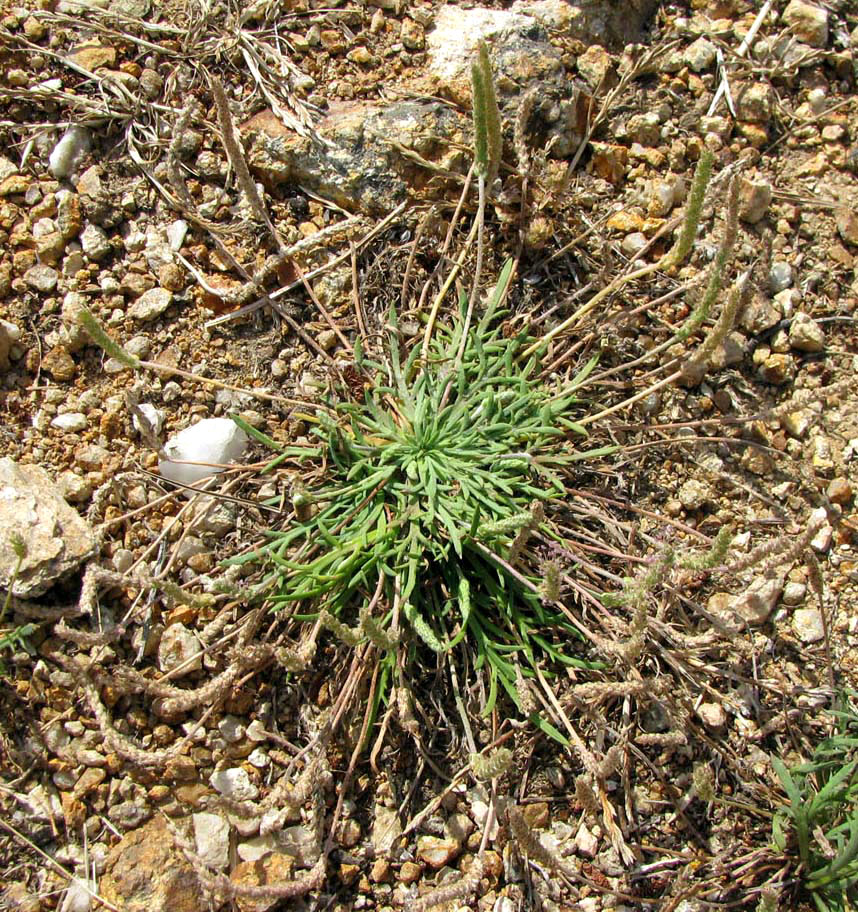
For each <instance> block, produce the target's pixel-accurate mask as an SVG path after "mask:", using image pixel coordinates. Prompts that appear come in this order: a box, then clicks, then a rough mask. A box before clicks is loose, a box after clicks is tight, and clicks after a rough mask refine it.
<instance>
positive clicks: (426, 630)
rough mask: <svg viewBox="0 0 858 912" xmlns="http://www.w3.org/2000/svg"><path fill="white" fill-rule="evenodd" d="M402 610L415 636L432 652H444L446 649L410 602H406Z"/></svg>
mask: <svg viewBox="0 0 858 912" xmlns="http://www.w3.org/2000/svg"><path fill="white" fill-rule="evenodd" d="M404 610H405V617H406V618H407V620H408V623H409V624H411V627H412V629H413V630H414V632H415V633H416V634H417V636H419V637H420V639H421V640H423V642H424V643H425V644H426V645H427V646H428V647H429V648H430V649H431V650H432V651H433V652H446V647H445V646H444V644H443V643H442V642H441V641H440V640H439V639H438V637H437V636H436V635H435V631H434V630H433V629H432V628H431V626H430V625H429V624H428V623H427V621H426V619H425V618H424V617H423V615H422V614H420V612H419V611H418V610H417V609H416V608H415V607H414V605H413V604H412V603H411V602H406V604H405V609H404Z"/></svg>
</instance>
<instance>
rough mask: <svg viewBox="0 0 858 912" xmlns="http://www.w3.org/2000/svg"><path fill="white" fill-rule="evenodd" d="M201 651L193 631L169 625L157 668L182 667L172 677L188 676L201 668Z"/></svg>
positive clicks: (159, 650)
mask: <svg viewBox="0 0 858 912" xmlns="http://www.w3.org/2000/svg"><path fill="white" fill-rule="evenodd" d="M201 649H202V647H201V645H200V641H199V639H197V636H196V634H195V633H193V631H191V630H188V628H187V627H185V625H184V624H170V626H169V627H168V628H167V629H166V630H165V631H164V635H163V636H162V637H161V643H160V645H159V646H158V667H159V668H160V669H161V671H172V670H173V669H174V668H178V667H179V666H180V665H182V666H184V668H183V669H182V671H181V672H180V673H179V674H178V675H177V674H174V675H173V677H179V676H181V675H186V674H190V673H191V672H192V671H197V670H199V669H200V668H201V667H202V654H201V651H200V650H201ZM189 660H190V661H189ZM185 663H187V664H185ZM216 775H217V774H216ZM245 775H247V774H245Z"/></svg>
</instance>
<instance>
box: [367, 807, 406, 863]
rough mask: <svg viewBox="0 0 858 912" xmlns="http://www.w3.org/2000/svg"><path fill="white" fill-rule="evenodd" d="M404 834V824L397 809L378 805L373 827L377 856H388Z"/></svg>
mask: <svg viewBox="0 0 858 912" xmlns="http://www.w3.org/2000/svg"><path fill="white" fill-rule="evenodd" d="M401 833H402V823H401V822H400V820H399V815H398V814H397V813H396V808H388V807H385V806H384V805H382V804H379V805H376V808H375V820H374V822H373V825H372V835H371V840H372V846H373V849H374V850H375V854H376V855H386V854H387V853H388V852H390V850H391V849H392V848H393V846H394V844H395V843H396V841H397V840H398V839H399V837H400V835H401Z"/></svg>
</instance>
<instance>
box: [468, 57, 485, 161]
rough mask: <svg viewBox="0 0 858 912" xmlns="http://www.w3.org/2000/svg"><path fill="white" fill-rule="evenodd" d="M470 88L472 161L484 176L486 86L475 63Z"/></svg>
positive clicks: (472, 66) (472, 67) (481, 73)
mask: <svg viewBox="0 0 858 912" xmlns="http://www.w3.org/2000/svg"><path fill="white" fill-rule="evenodd" d="M471 89H472V92H473V117H474V162H475V164H476V169H477V173H478V174H481V175H482V176H483V177H485V175H486V174H488V171H489V143H488V126H487V124H486V88H485V81H484V77H483V72H482V70H481V69H480V67H479V65H478V64H476V63H474V64H472V65H471Z"/></svg>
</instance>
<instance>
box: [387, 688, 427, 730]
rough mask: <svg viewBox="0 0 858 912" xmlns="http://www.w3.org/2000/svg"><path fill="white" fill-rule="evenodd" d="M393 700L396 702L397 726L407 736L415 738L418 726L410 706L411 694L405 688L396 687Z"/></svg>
mask: <svg viewBox="0 0 858 912" xmlns="http://www.w3.org/2000/svg"><path fill="white" fill-rule="evenodd" d="M393 698H394V700H395V702H396V715H397V717H398V719H399V724H400V725H401V726H402V727H403V728H404V729H405V731H407V732H408V734H409V735H411V736H412V737H414V738H416V737H417V735H419V734H420V724H419V723H418V721H417V719H415V718H414V710H413V709H412V706H411V694H410V693H409V692H408V688H407V687H396V688H394V691H393Z"/></svg>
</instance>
